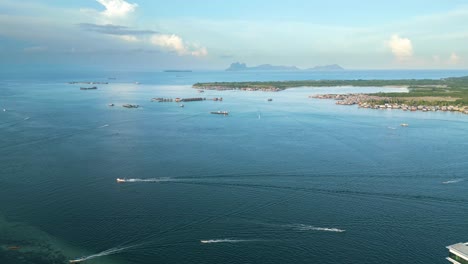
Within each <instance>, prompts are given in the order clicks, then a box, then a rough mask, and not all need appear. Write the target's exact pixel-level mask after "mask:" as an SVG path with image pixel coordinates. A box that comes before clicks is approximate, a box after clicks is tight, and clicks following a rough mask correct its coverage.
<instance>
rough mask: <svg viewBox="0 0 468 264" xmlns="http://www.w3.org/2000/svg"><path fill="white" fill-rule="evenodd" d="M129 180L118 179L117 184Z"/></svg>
mask: <svg viewBox="0 0 468 264" xmlns="http://www.w3.org/2000/svg"><path fill="white" fill-rule="evenodd" d="M126 181H127V180H125V179H121V178H117V183H122V182H126Z"/></svg>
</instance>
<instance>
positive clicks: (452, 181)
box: [442, 179, 463, 184]
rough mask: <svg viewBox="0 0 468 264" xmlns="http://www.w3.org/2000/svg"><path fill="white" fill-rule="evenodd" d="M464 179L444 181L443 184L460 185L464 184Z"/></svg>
mask: <svg viewBox="0 0 468 264" xmlns="http://www.w3.org/2000/svg"><path fill="white" fill-rule="evenodd" d="M462 181H463V179H453V180H450V181H444V182H442V184H451V183H459V182H462Z"/></svg>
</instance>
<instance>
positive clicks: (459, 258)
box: [447, 243, 468, 264]
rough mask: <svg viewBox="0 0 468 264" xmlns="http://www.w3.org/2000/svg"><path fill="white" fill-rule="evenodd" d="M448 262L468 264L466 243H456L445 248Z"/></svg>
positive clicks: (467, 245)
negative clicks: (447, 252)
mask: <svg viewBox="0 0 468 264" xmlns="http://www.w3.org/2000/svg"><path fill="white" fill-rule="evenodd" d="M447 248H448V250H449V256H448V258H447V260H448V261H450V262H452V263H453V264H468V243H458V244H455V245H451V246H448V247H447Z"/></svg>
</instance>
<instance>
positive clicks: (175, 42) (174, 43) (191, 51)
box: [150, 34, 208, 57]
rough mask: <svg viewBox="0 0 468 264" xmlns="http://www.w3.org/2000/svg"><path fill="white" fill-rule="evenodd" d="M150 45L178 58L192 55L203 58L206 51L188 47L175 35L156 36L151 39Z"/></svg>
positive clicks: (206, 53) (201, 48)
mask: <svg viewBox="0 0 468 264" xmlns="http://www.w3.org/2000/svg"><path fill="white" fill-rule="evenodd" d="M150 41H151V43H152V44H153V45H155V46H158V47H161V48H163V49H166V50H169V51H173V52H176V53H177V54H178V55H179V56H183V55H192V56H195V57H204V56H207V55H208V51H207V49H206V48H204V47H193V46H192V47H189V45H187V44H186V43H184V41H183V40H182V38H181V37H179V36H177V35H174V34H172V35H168V34H157V35H154V36H153V37H151V40H150Z"/></svg>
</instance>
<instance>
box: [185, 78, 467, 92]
mask: <svg viewBox="0 0 468 264" xmlns="http://www.w3.org/2000/svg"><path fill="white" fill-rule="evenodd" d="M467 83H468V80H467ZM445 84H446V81H445V80H430V79H422V80H415V79H408V80H305V81H276V82H212V83H196V84H194V85H193V87H194V88H205V89H209V88H215V87H222V88H225V89H247V88H250V89H262V88H270V87H274V88H278V89H280V90H284V89H287V88H293V87H333V86H361V87H370V86H379V87H380V86H422V85H439V86H442V85H445Z"/></svg>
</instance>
